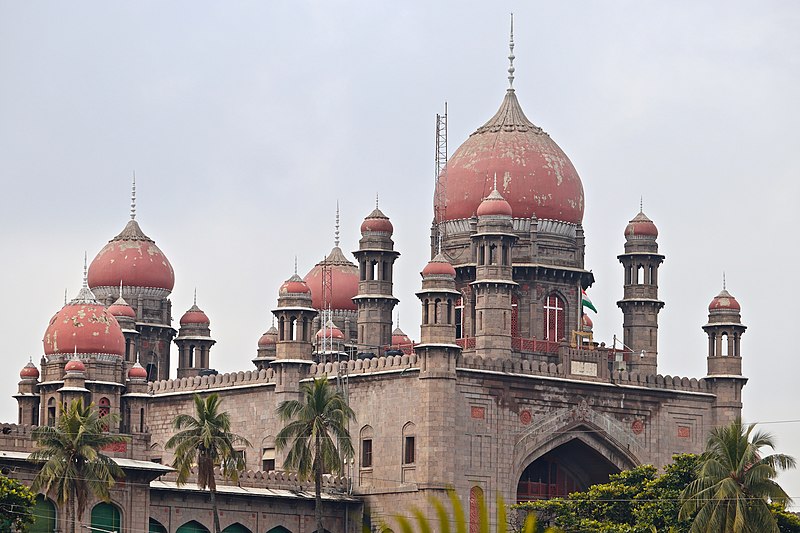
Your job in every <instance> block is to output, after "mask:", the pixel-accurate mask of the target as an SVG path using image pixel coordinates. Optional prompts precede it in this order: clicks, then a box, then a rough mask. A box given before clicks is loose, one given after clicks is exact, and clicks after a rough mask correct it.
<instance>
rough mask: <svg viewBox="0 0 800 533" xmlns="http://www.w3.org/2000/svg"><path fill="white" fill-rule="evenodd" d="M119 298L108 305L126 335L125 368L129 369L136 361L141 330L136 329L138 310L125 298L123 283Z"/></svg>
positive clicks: (120, 286) (109, 311) (110, 312)
mask: <svg viewBox="0 0 800 533" xmlns="http://www.w3.org/2000/svg"><path fill="white" fill-rule="evenodd" d="M119 294H120V296H119V298H117V299H116V300H115V301H114V303H113V304H111V305H109V306H108V313H109V314H110V315H111V316H113V317H114V318H116V319H117V322H118V323H119V327H120V328H121V329H122V334H123V335H125V359H124V360H125V369H126V370H127V369H129V368H130V367H132V366H133V363H134V362H135V361H136V354H137V353H138V350H137V345H138V343H137V340H138V337H139V331H138V330H137V329H136V311H134V310H133V307H131V306H130V305H129V304H128V302H127V301H126V300H125V298H123V297H122V283H120V284H119Z"/></svg>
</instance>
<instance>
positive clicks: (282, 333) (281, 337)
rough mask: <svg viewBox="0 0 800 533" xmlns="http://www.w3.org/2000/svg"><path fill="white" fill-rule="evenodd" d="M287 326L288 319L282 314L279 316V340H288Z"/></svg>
mask: <svg viewBox="0 0 800 533" xmlns="http://www.w3.org/2000/svg"><path fill="white" fill-rule="evenodd" d="M285 326H286V321H285V320H284V318H283V317H282V316H281V317H278V340H279V341H282V340H286V328H285Z"/></svg>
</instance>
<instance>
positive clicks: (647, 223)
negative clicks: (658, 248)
mask: <svg viewBox="0 0 800 533" xmlns="http://www.w3.org/2000/svg"><path fill="white" fill-rule="evenodd" d="M656 237H658V228H656V225H655V224H654V223H653V221H652V220H650V219H649V218H647V215H645V214H644V213H643V212H642V211H639V214H638V215H636V216H635V217H633V219H632V220H631V221H630V222H628V225H627V226H625V239H628V240H630V239H655V238H656Z"/></svg>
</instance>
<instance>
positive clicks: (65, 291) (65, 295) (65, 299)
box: [64, 288, 67, 305]
mask: <svg viewBox="0 0 800 533" xmlns="http://www.w3.org/2000/svg"><path fill="white" fill-rule="evenodd" d="M64 305H67V289H66V288H64Z"/></svg>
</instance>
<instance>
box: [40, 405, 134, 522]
mask: <svg viewBox="0 0 800 533" xmlns="http://www.w3.org/2000/svg"><path fill="white" fill-rule="evenodd" d="M60 415H61V416H60V417H59V419H58V423H57V424H56V425H55V426H52V427H51V426H39V427H37V428H36V429H34V430H33V439H34V440H35V441H36V444H37V446H38V449H37V450H36V451H35V452H33V453H32V454H31V455H30V456H29V457H28V460H29V461H32V462H37V463H44V464H43V465H42V469H41V470H39V473H38V474H36V477H35V478H34V480H33V484H32V486H31V489H32V490H33V491H34V492H43V493H45V494H50V495H51V496H53V497H54V499H55V500H56V502H58V504H59V505H61V506H63V505H64V504H67V522H68V524H69V528H70V529H69V531H70V533H75V522H77V521H80V520H81V518H82V517H83V512H84V511H85V510H86V504H87V502H88V500H89V497H90V495H93V496H94V497H96V498H98V499H100V500H103V501H106V502H107V501H109V499H110V494H109V489H110V488H111V487H112V486H113V485H114V482H115V480H116V479H119V478H122V477H123V476H124V474H123V472H122V469H121V468H120V467H119V466H117V463H115V462H114V460H113V459H111V458H110V457H108V456H107V455H104V454H103V453H101V452H100V450H102V449H103V448H104V447H106V446H108V445H110V444H117V443H121V442H125V441H126V440H127V437H125V436H123V435H119V434H111V433H108V432H107V428H108V427H109V426H113V425H115V424H116V423H117V422H118V421H119V416H118V415H117V414H115V413H112V414H108V415H106V416H104V417H101V416H100V413H99V412H98V410H97V409H95V408H94V404H90V405H88V406H84V405H83V400H82V399H77V400H73V401H72V402H70V404H69V406H68V407H65V406H63V405H62V406H61V413H60Z"/></svg>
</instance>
